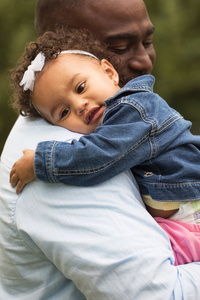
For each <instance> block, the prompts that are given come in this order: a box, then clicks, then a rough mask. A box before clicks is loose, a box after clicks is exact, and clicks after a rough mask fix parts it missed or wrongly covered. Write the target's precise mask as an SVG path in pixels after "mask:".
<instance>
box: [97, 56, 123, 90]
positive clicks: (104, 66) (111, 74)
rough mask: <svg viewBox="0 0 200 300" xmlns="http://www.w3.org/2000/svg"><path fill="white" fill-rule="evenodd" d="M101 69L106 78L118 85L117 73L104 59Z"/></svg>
mask: <svg viewBox="0 0 200 300" xmlns="http://www.w3.org/2000/svg"><path fill="white" fill-rule="evenodd" d="M100 64H101V68H102V70H103V72H104V73H105V74H107V75H108V77H109V78H110V79H111V80H113V82H114V84H115V85H118V83H119V76H118V73H117V71H116V70H115V68H114V67H113V65H112V64H111V63H110V62H109V61H107V60H106V59H102V60H101V62H100Z"/></svg>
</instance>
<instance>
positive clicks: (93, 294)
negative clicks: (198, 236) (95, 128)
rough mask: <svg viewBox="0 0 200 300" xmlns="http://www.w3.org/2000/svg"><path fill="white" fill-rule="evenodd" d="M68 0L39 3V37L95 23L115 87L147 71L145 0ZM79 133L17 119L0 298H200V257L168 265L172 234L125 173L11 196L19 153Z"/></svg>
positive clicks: (4, 211) (4, 161)
mask: <svg viewBox="0 0 200 300" xmlns="http://www.w3.org/2000/svg"><path fill="white" fill-rule="evenodd" d="M70 2H71V4H70V3H69V1H67V0H66V1H65V0H62V1H61V0H39V1H38V5H37V9H36V28H37V30H38V31H39V33H40V34H41V33H42V31H45V30H48V29H52V28H54V27H56V25H57V24H58V23H59V26H61V25H63V26H64V25H65V23H66V20H67V22H69V23H70V24H71V25H72V26H75V25H76V26H77V25H78V24H79V26H81V27H87V28H88V29H90V30H91V31H93V28H94V31H93V33H94V34H95V32H96V33H97V32H98V37H99V38H100V39H101V40H102V41H106V40H107V42H109V49H108V51H110V53H114V54H115V55H114V56H113V57H112V59H113V60H114V61H115V62H116V64H117V65H118V67H119V68H118V69H120V71H121V72H120V74H121V76H122V79H123V80H122V82H121V84H123V83H124V82H125V81H126V80H127V78H129V77H131V76H132V77H135V76H137V75H140V74H144V73H149V72H151V70H152V67H153V62H154V60H155V52H154V49H153V46H152V43H150V44H151V45H149V47H150V48H148V46H147V45H146V43H145V42H144V40H146V39H145V37H148V36H149V32H151V34H150V39H151V41H152V31H153V26H152V24H151V22H150V20H149V17H148V14H147V12H146V8H145V6H144V3H143V1H142V0H127V1H123V0H113V1H106V0H101V1H98V0H96V1H94V0H90V1H78V0H77V1H75V0H73V1H70ZM79 2H80V3H79ZM99 2H100V4H99ZM124 2H125V3H124ZM67 3H69V7H68V9H67ZM122 14H125V18H123V17H122V16H121V15H122ZM40 16H43V17H42V18H41V17H40ZM92 18H93V20H95V22H94V21H93V23H94V24H93V23H92ZM110 20H111V21H110ZM126 20H127V22H126ZM128 20H129V21H128ZM78 22H80V23H78ZM130 23H131V24H130ZM45 24H46V25H45ZM128 24H130V27H129V30H127V28H128ZM147 24H148V26H146V25H147ZM50 26H52V27H50ZM150 27H151V28H152V29H151V30H150V29H149V28H150ZM95 28H96V29H95ZM120 28H121V29H120ZM107 32H110V34H109V36H106V34H107ZM116 36H117V38H116ZM116 48H117V51H119V53H120V54H118V53H116ZM118 62H120V64H118ZM47 88H48V87H47ZM78 137H79V135H75V134H74V133H70V132H68V131H66V130H65V129H63V128H57V127H55V126H52V125H49V124H48V123H46V122H45V121H44V120H37V121H32V120H30V119H26V118H23V117H20V118H19V119H18V121H17V122H16V124H15V126H14V128H13V130H12V131H11V134H10V136H9V138H8V140H7V143H6V145H5V148H4V151H3V153H2V156H1V164H0V212H1V213H0V274H1V277H0V278H1V282H0V296H1V298H2V299H9V300H10V299H34V300H35V299H36V300H37V299H48V300H49V299H50V300H51V299H56V300H57V299H58V300H62V299H67V300H68V299H69V300H82V299H89V300H90V299H93V300H102V299H103V300H104V299H105V300H106V299H109V300H114V299H115V300H119V299H124V300H132V299H137V300H143V299H153V300H160V299H166V300H171V299H175V300H177V299H178V300H179V299H184V300H187V299H188V300H192V299H194V300H196V299H200V286H199V282H200V263H193V264H188V265H184V266H179V267H174V266H173V262H174V257H173V253H172V250H171V247H170V244H169V240H168V238H167V236H166V234H165V233H164V232H163V231H162V229H161V228H160V227H159V226H158V225H157V224H156V223H155V221H154V220H153V218H152V217H151V216H150V215H149V214H148V213H147V212H146V210H145V208H144V206H143V204H142V201H141V198H140V196H139V193H138V189H137V186H136V183H135V181H134V178H133V177H132V175H131V174H130V173H129V172H126V173H122V174H120V175H119V176H116V177H115V178H113V179H112V180H109V181H107V182H105V183H103V184H99V185H98V186H95V187H89V188H81V187H72V186H64V185H61V184H60V185H52V184H45V183H42V182H38V181H33V182H32V183H30V184H29V185H27V186H26V187H25V188H24V190H23V192H22V193H21V194H20V195H19V196H16V195H15V191H14V190H13V189H12V188H11V187H10V185H9V182H8V178H9V172H10V169H11V167H12V165H13V163H14V162H15V161H16V160H17V159H18V158H19V157H20V156H21V151H22V149H24V148H29V149H31V148H32V149H35V147H36V144H37V143H38V142H39V141H41V140H47V139H48V140H49V139H57V140H68V139H71V138H78Z"/></svg>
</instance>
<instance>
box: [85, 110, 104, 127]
mask: <svg viewBox="0 0 200 300" xmlns="http://www.w3.org/2000/svg"><path fill="white" fill-rule="evenodd" d="M103 112H104V108H103V106H100V107H93V108H91V109H90V110H89V111H88V112H87V114H86V116H85V121H86V123H87V124H88V125H91V124H93V123H95V122H96V120H97V119H99V117H101V116H102V114H103Z"/></svg>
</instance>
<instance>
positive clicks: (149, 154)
mask: <svg viewBox="0 0 200 300" xmlns="http://www.w3.org/2000/svg"><path fill="white" fill-rule="evenodd" d="M153 85H154V77H153V76H151V75H144V76H140V77H137V78H135V79H133V80H131V81H130V82H128V83H127V84H126V85H125V86H124V87H123V88H122V89H120V90H119V91H118V92H117V93H116V94H115V95H114V96H113V97H111V98H109V99H107V100H106V109H105V112H104V116H103V121H102V123H101V125H100V126H99V127H98V128H97V129H96V130H95V133H93V134H90V135H88V136H83V137H81V138H80V140H79V141H76V140H74V141H73V142H72V143H71V144H69V143H65V142H56V141H49V142H42V143H39V144H38V147H37V150H36V154H35V173H36V177H37V178H38V179H40V180H43V181H48V182H62V183H65V184H72V185H78V186H89V185H94V184H97V183H100V182H103V181H105V180H108V179H109V178H111V177H114V176H115V175H117V174H119V173H121V172H123V171H125V170H127V169H129V168H131V170H132V172H133V174H134V176H135V178H136V180H137V183H138V185H139V188H140V192H141V194H143V195H147V194H149V195H150V196H151V197H152V199H154V200H156V201H166V202H170V201H176V202H177V201H193V200H199V199H200V172H199V162H200V152H199V150H200V136H194V135H192V134H191V132H190V127H191V123H190V122H189V121H186V120H184V118H183V117H182V116H181V115H180V114H179V113H178V112H177V111H175V110H174V109H172V108H171V107H169V105H168V104H167V103H166V102H165V101H164V100H163V99H162V98H161V97H159V96H158V95H157V94H155V93H153Z"/></svg>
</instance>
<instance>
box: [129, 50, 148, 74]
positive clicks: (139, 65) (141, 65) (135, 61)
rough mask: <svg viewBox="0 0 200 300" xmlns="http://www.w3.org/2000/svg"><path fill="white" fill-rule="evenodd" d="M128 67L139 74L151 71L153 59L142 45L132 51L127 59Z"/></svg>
mask: <svg viewBox="0 0 200 300" xmlns="http://www.w3.org/2000/svg"><path fill="white" fill-rule="evenodd" d="M128 67H129V68H130V69H132V70H135V71H137V72H140V73H141V74H149V73H151V72H152V70H153V61H152V59H151V57H150V55H149V53H148V52H147V50H146V49H145V48H144V46H143V45H141V46H140V47H139V48H138V49H137V50H136V51H134V52H133V54H132V56H131V57H130V58H129V60H128Z"/></svg>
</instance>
